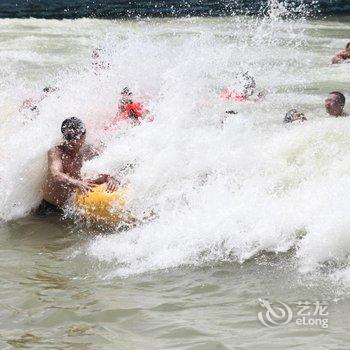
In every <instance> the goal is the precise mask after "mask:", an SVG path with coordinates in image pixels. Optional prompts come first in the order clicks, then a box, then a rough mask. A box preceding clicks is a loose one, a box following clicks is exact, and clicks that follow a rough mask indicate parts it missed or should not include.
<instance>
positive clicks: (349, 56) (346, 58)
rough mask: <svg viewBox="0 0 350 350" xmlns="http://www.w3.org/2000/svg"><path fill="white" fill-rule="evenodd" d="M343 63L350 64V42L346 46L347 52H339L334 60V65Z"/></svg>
mask: <svg viewBox="0 0 350 350" xmlns="http://www.w3.org/2000/svg"><path fill="white" fill-rule="evenodd" d="M343 62H350V42H348V43H347V44H346V46H345V50H343V51H340V52H338V53H337V54H336V55H335V56H334V57H333V58H332V64H338V63H343Z"/></svg>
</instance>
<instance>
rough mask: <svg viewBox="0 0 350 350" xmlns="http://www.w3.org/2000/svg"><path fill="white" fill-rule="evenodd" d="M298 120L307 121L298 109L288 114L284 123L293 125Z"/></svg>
mask: <svg viewBox="0 0 350 350" xmlns="http://www.w3.org/2000/svg"><path fill="white" fill-rule="evenodd" d="M296 120H301V121H305V120H306V118H305V116H304V113H301V112H299V111H298V110H297V109H295V108H293V109H291V110H290V111H288V112H287V113H286V115H285V116H284V119H283V122H284V123H292V122H294V121H296Z"/></svg>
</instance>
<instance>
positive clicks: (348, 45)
mask: <svg viewBox="0 0 350 350" xmlns="http://www.w3.org/2000/svg"><path fill="white" fill-rule="evenodd" d="M348 48H350V41H349V42H348V43H347V44H346V46H345V49H348Z"/></svg>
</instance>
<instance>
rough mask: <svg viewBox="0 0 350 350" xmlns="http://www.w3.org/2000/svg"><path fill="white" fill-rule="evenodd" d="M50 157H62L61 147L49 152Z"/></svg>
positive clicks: (51, 149)
mask: <svg viewBox="0 0 350 350" xmlns="http://www.w3.org/2000/svg"><path fill="white" fill-rule="evenodd" d="M47 154H48V156H49V157H57V156H58V157H60V156H61V154H62V149H61V145H56V146H53V147H51V148H50V149H49V150H48V152H47Z"/></svg>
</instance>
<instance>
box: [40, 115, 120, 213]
mask: <svg viewBox="0 0 350 350" xmlns="http://www.w3.org/2000/svg"><path fill="white" fill-rule="evenodd" d="M61 132H62V135H63V142H62V143H61V144H59V145H58V146H54V147H52V148H51V149H50V150H49V151H48V172H47V175H46V179H45V182H44V185H43V200H42V202H41V204H40V205H39V208H38V209H37V214H39V215H42V216H44V215H47V214H51V213H62V207H63V206H64V204H65V203H66V202H67V200H68V199H69V198H70V196H71V195H72V193H74V192H75V191H81V192H82V193H84V194H86V193H88V192H89V191H91V190H92V189H93V187H94V186H95V185H97V184H103V183H106V184H107V191H109V192H112V191H115V190H116V189H117V188H118V185H119V182H118V181H117V180H116V179H114V178H113V177H112V176H110V175H106V174H103V175H100V176H99V177H98V178H97V179H94V180H84V179H82V177H81V174H80V172H81V168H82V166H83V163H84V161H86V160H89V159H92V158H94V157H96V156H98V155H99V152H98V151H97V150H96V149H94V148H93V147H92V146H91V145H89V144H87V143H86V128H85V125H84V123H83V122H82V121H81V120H80V119H78V118H75V117H72V118H69V119H66V120H64V121H63V123H62V126H61Z"/></svg>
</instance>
